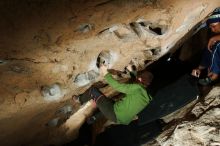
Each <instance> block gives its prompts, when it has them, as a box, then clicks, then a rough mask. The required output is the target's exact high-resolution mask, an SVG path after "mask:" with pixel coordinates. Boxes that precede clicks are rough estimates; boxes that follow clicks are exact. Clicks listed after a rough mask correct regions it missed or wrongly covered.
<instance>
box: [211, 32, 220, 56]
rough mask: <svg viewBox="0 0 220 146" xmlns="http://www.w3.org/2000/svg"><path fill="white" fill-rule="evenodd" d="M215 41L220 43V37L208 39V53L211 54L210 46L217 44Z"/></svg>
mask: <svg viewBox="0 0 220 146" xmlns="http://www.w3.org/2000/svg"><path fill="white" fill-rule="evenodd" d="M217 41H220V35H216V36H213V37H211V38H210V39H209V42H208V50H209V51H210V52H212V50H211V48H212V46H213V45H214V44H215V43H216V42H217Z"/></svg>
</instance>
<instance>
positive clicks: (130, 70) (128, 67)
mask: <svg viewBox="0 0 220 146" xmlns="http://www.w3.org/2000/svg"><path fill="white" fill-rule="evenodd" d="M126 69H127V70H128V71H129V72H132V71H133V69H132V65H131V64H129V65H128V66H126Z"/></svg>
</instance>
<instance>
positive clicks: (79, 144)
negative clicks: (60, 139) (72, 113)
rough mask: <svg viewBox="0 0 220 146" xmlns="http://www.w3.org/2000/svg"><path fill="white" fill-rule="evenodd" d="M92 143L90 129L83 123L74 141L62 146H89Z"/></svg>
mask: <svg viewBox="0 0 220 146" xmlns="http://www.w3.org/2000/svg"><path fill="white" fill-rule="evenodd" d="M91 142H92V127H91V125H88V124H87V123H84V124H83V125H82V127H81V128H80V130H79V136H78V138H77V139H76V140H74V141H72V142H70V143H67V144H64V145H63V146H86V145H88V146H89V145H91Z"/></svg>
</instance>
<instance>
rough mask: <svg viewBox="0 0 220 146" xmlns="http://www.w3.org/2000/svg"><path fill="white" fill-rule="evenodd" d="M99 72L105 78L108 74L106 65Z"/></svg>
mask: <svg viewBox="0 0 220 146" xmlns="http://www.w3.org/2000/svg"><path fill="white" fill-rule="evenodd" d="M99 72H100V74H101V75H103V76H105V75H106V74H107V73H108V67H107V66H105V65H101V66H100V68H99Z"/></svg>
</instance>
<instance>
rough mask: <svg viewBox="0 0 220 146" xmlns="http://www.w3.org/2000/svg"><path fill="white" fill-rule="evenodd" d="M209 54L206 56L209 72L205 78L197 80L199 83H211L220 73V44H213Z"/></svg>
mask: <svg viewBox="0 0 220 146" xmlns="http://www.w3.org/2000/svg"><path fill="white" fill-rule="evenodd" d="M208 52H209V51H208ZM210 54H211V56H209V55H208V56H206V57H209V58H210V65H209V73H208V75H207V76H206V78H204V79H200V80H199V84H201V85H205V86H206V85H211V84H213V83H214V82H215V81H216V80H217V79H218V74H219V73H220V44H219V45H218V44H217V45H215V46H213V49H212V52H211V53H210ZM207 60H208V59H207Z"/></svg>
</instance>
